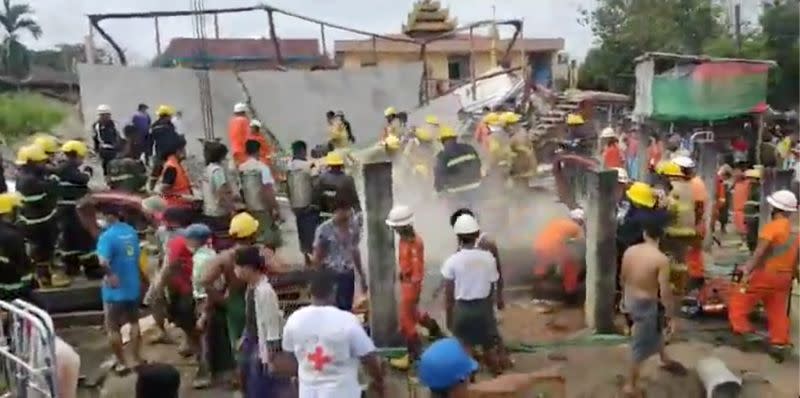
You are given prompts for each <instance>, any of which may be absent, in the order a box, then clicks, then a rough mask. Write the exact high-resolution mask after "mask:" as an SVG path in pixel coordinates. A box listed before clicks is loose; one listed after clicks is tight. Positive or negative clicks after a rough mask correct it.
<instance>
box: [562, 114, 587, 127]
mask: <svg viewBox="0 0 800 398" xmlns="http://www.w3.org/2000/svg"><path fill="white" fill-rule="evenodd" d="M584 123H586V122H585V121H584V120H583V116H581V115H579V114H577V113H570V114H569V115H567V125H568V126H577V125H581V124H584Z"/></svg>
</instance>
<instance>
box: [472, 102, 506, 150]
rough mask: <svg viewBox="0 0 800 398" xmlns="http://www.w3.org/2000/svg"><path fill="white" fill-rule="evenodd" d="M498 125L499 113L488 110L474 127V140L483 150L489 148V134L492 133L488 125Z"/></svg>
mask: <svg viewBox="0 0 800 398" xmlns="http://www.w3.org/2000/svg"><path fill="white" fill-rule="evenodd" d="M499 125H500V115H499V114H498V113H496V112H489V113H487V114H486V115H485V116H484V117H483V118H482V119H481V121H480V122H479V123H478V125H477V126H476V127H475V142H477V143H478V144H479V145H480V146H481V147H482V148H483V150H485V151H488V150H489V136H490V135H491V134H492V131H491V128H490V126H499Z"/></svg>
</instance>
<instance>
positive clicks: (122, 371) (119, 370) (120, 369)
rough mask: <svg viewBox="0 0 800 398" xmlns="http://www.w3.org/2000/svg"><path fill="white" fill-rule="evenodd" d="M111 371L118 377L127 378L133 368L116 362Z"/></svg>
mask: <svg viewBox="0 0 800 398" xmlns="http://www.w3.org/2000/svg"><path fill="white" fill-rule="evenodd" d="M111 371H112V372H114V374H116V375H117V376H120V377H122V376H126V375H128V374H129V373H130V372H131V368H129V367H128V366H126V365H125V364H122V363H119V362H116V363H114V366H112V367H111Z"/></svg>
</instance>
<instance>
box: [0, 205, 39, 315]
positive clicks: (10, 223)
mask: <svg viewBox="0 0 800 398" xmlns="http://www.w3.org/2000/svg"><path fill="white" fill-rule="evenodd" d="M21 204H22V198H21V197H20V196H19V194H17V193H3V194H0V300H4V301H11V300H14V299H17V298H21V299H23V300H26V301H30V300H31V297H30V295H31V292H33V288H34V283H33V282H34V281H33V268H32V267H31V261H30V258H29V257H28V254H27V253H25V236H24V235H23V234H22V232H21V231H20V230H19V228H17V226H16V225H14V221H15V219H16V216H15V213H16V210H17V209H18V207H19V206H20V205H21Z"/></svg>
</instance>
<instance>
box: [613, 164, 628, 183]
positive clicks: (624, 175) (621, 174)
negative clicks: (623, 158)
mask: <svg viewBox="0 0 800 398" xmlns="http://www.w3.org/2000/svg"><path fill="white" fill-rule="evenodd" d="M614 170H616V171H617V182H618V183H620V184H627V183H629V182H631V178H630V177H628V172H627V171H626V170H625V169H623V168H622V167H614Z"/></svg>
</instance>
